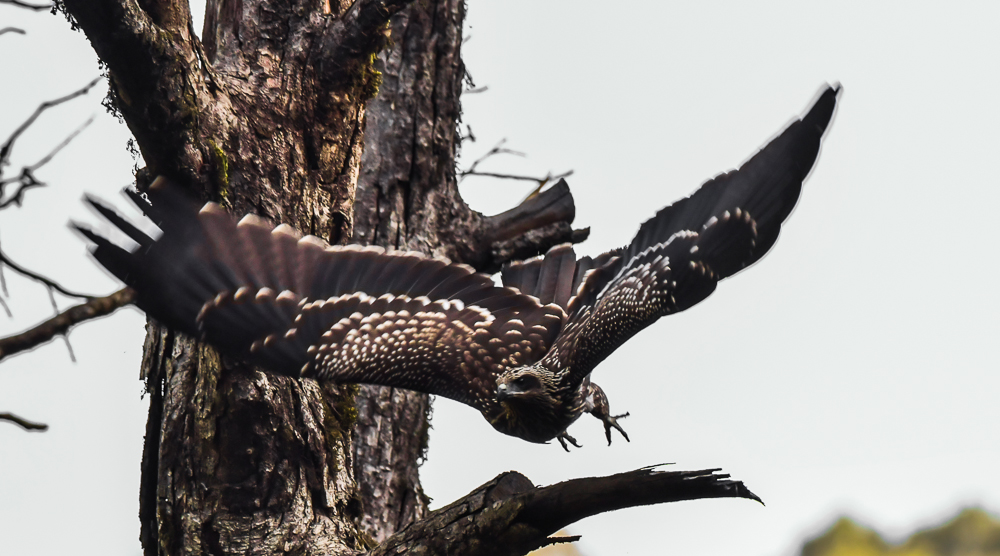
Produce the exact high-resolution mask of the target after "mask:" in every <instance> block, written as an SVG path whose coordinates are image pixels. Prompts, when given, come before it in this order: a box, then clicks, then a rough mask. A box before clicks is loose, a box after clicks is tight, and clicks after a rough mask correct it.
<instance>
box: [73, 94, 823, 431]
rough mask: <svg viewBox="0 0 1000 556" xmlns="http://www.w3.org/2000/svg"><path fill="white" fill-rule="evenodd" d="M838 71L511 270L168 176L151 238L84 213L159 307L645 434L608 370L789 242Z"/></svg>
mask: <svg viewBox="0 0 1000 556" xmlns="http://www.w3.org/2000/svg"><path fill="white" fill-rule="evenodd" d="M838 92H839V88H835V87H827V88H826V89H825V90H824V91H823V92H822V93H821V94H820V96H819V97H818V99H817V100H816V102H815V103H814V105H813V106H812V107H811V108H810V109H809V111H808V112H807V113H806V114H805V116H803V117H802V118H801V119H797V120H794V121H793V122H792V123H791V124H790V125H789V126H788V127H787V128H785V130H784V131H783V132H782V133H781V134H780V135H778V136H777V137H776V138H774V139H773V140H772V141H771V142H770V143H768V144H767V145H766V146H764V147H763V148H762V149H761V150H760V151H759V152H757V153H756V154H755V155H754V156H753V157H751V158H750V159H749V160H748V161H747V162H746V163H744V164H743V165H742V166H741V167H740V168H739V170H734V171H731V172H728V173H725V174H721V175H719V176H717V177H715V178H713V179H711V180H709V181H708V182H706V183H705V184H704V185H702V186H701V188H700V189H698V190H697V191H695V192H694V194H692V195H691V196H690V197H687V198H684V199H681V200H679V201H677V202H675V203H674V204H672V205H670V206H668V207H666V208H664V209H662V210H660V211H659V212H658V213H657V214H656V215H655V216H654V217H653V218H651V219H650V220H648V221H646V222H645V223H644V224H642V226H641V227H640V228H639V232H638V234H636V236H635V238H634V239H633V240H632V242H631V243H629V244H628V245H627V246H625V247H622V248H620V249H615V250H613V251H609V252H607V253H604V254H602V255H599V256H597V257H580V258H577V256H576V255H575V253H574V251H573V249H572V247H570V246H569V245H562V246H557V247H554V248H552V249H551V250H550V251H549V252H548V253H546V254H545V255H544V256H543V257H539V258H536V259H532V260H529V261H525V262H516V263H513V264H510V265H508V266H506V267H505V268H504V269H503V271H502V274H501V276H502V280H503V284H504V286H503V287H500V286H497V285H495V284H494V282H493V280H492V279H491V278H490V277H489V276H486V275H483V274H478V273H476V272H475V271H474V270H473V269H472V268H470V267H468V266H465V265H461V264H452V263H450V262H449V261H447V260H443V259H441V258H434V257H429V256H427V255H423V254H420V253H415V252H408V251H386V250H384V249H382V248H380V247H361V246H356V245H348V246H330V245H328V244H326V243H325V242H323V241H322V240H320V239H318V238H316V237H313V236H305V237H303V236H302V235H301V234H299V233H298V232H296V231H295V230H294V229H292V228H290V227H289V226H287V225H280V226H278V227H275V228H273V229H272V227H271V226H270V225H268V224H267V223H266V222H265V221H263V220H262V219H260V218H257V217H255V216H250V215H248V216H246V217H244V218H243V219H242V220H240V221H239V223H237V222H236V221H235V220H234V219H233V218H231V217H230V215H229V214H228V213H227V212H225V210H223V209H222V208H221V207H220V206H219V205H216V204H214V203H208V204H206V205H204V207H202V208H201V209H200V210H199V209H198V206H197V204H195V203H194V201H192V200H189V199H188V198H187V197H186V196H185V195H184V194H183V193H181V192H180V189H179V188H178V187H177V186H174V185H171V184H170V183H169V182H168V181H167V180H166V179H164V178H162V177H161V178H158V179H157V180H156V181H155V182H154V183H153V184H152V185H151V186H150V188H149V191H148V192H147V197H148V200H147V198H146V197H143V196H142V195H140V194H138V193H136V192H131V193H130V196H131V197H132V199H133V201H134V202H135V203H136V204H137V205H138V206H139V207H140V208H141V209H142V211H143V212H144V213H145V214H146V215H147V216H148V217H149V218H150V219H151V220H152V221H153V222H154V223H155V224H156V225H157V226H158V227H159V228H160V229H161V230H162V232H163V234H162V236H160V237H159V238H158V239H155V240H154V239H152V238H151V237H149V236H148V235H147V234H145V233H144V232H142V231H141V230H139V229H138V228H137V227H136V226H134V225H132V224H131V223H129V222H128V221H126V220H125V219H124V218H122V217H121V216H119V215H118V214H117V213H115V212H114V211H113V210H111V209H110V208H108V207H106V206H104V205H102V204H100V203H99V202H97V201H95V200H93V199H89V202H90V203H91V204H92V205H93V206H94V208H95V209H96V210H97V211H98V212H99V213H100V214H101V215H103V216H104V217H105V218H107V219H108V220H109V221H110V222H111V223H112V224H114V225H115V226H117V227H118V228H119V229H120V230H121V231H122V232H124V233H125V234H126V235H128V236H129V237H130V238H131V239H132V240H134V241H135V242H136V243H138V247H137V248H133V249H131V250H130V249H126V248H123V247H120V246H118V245H117V244H115V243H113V242H111V241H109V240H108V239H106V238H104V237H102V236H101V235H98V234H97V233H95V232H93V231H91V230H89V229H86V228H83V227H80V226H77V229H78V230H80V232H81V233H82V234H83V235H85V236H86V237H87V238H88V239H89V240H90V241H92V242H93V244H94V247H93V248H92V253H93V256H94V257H95V258H96V259H97V261H98V262H99V263H100V264H101V265H103V266H104V267H105V268H107V269H108V270H109V271H110V272H111V273H112V274H114V275H115V276H117V277H118V278H119V279H121V280H122V281H123V282H125V283H126V284H128V285H129V286H131V287H132V288H134V289H135V290H136V292H137V298H136V304H137V305H138V306H139V307H140V308H141V309H143V310H144V311H146V313H147V314H149V315H150V316H151V317H153V318H154V319H156V320H158V321H160V322H162V323H164V324H166V325H168V326H170V327H172V328H174V329H176V330H180V331H183V332H185V333H187V334H191V335H194V336H196V337H200V338H203V339H204V340H206V341H207V342H209V343H211V344H212V345H214V346H216V347H217V348H219V349H221V350H224V351H226V352H229V353H233V354H236V355H239V356H243V357H245V358H247V359H248V360H249V361H250V362H252V363H255V364H258V365H261V366H263V367H265V368H266V369H269V370H270V371H273V372H277V373H282V374H286V375H292V376H302V377H309V378H314V379H317V380H329V381H335V382H338V383H359V382H360V383H369V384H379V385H384V386H392V387H397V388H407V389H411V390H418V391H421V392H426V393H429V394H436V395H439V396H444V397H447V398H451V399H453V400H457V401H459V402H462V403H464V404H467V405H470V406H472V407H474V408H476V409H478V410H479V411H480V412H481V413H482V414H483V416H484V417H485V418H486V419H487V420H488V421H489V422H490V424H491V425H493V427H494V428H495V429H496V430H498V431H500V432H502V433H504V434H508V435H512V436H516V437H518V438H522V439H524V440H527V441H530V442H539V443H543V442H548V441H550V440H552V439H553V438H555V439H558V440H559V442H560V443H561V444H562V446H563V448H567V445H566V443H567V442H569V443H571V444H574V445H578V444H577V443H576V441H575V440H574V439H573V438H572V437H571V436H570V435H569V434H568V433H567V427H568V426H569V425H570V424H572V423H573V422H574V421H576V419H577V418H579V417H580V416H581V415H582V414H583V413H585V412H586V413H590V414H591V415H593V416H595V417H597V418H598V419H600V420H601V421H602V422H603V424H604V429H605V434H606V436H607V439H608V443H609V444H610V443H611V429H616V430H618V431H619V432H620V433H621V434H622V435H623V436H624V437H625V438H626V440H627V439H628V436H627V435H626V434H625V431H624V430H623V429H622V428H621V426H620V425H619V423H618V419H620V418H621V417H622V415H612V414H611V411H610V407H609V403H608V398H607V396H605V394H604V392H603V391H602V390H601V388H600V387H598V386H597V384H595V383H594V382H592V381H591V380H590V374H591V371H593V370H594V368H595V367H596V366H597V365H598V364H599V363H600V362H601V361H603V360H604V359H605V358H606V357H608V355H610V354H611V353H612V352H613V351H614V350H615V349H617V348H618V347H619V346H620V345H622V344H623V343H624V342H625V341H626V340H628V339H629V338H631V337H632V336H633V335H635V334H636V333H637V332H639V331H640V330H642V329H644V328H646V327H647V326H649V325H650V324H652V323H653V322H654V321H656V320H657V319H659V318H660V317H662V316H666V315H670V314H673V313H677V312H679V311H683V310H685V309H687V308H689V307H691V306H693V305H695V304H697V303H698V302H700V301H701V300H703V299H705V298H706V297H707V296H708V295H710V294H711V293H712V292H713V291H714V290H715V287H716V284H718V282H719V281H720V280H722V279H724V278H727V277H729V276H732V275H733V274H735V273H737V272H739V271H740V270H742V269H744V268H746V267H747V266H749V265H751V264H753V263H754V262H756V261H757V260H758V259H760V258H761V257H762V256H763V255H764V254H765V253H767V251H768V250H769V249H770V248H771V246H772V245H773V244H774V242H775V240H776V239H777V237H778V231H779V230H780V228H781V224H782V222H783V221H784V220H785V218H787V217H788V215H789V213H790V212H791V211H792V208H793V207H794V206H795V203H796V201H797V200H798V197H799V191H800V190H801V186H802V182H803V180H804V179H805V178H806V176H807V174H809V172H810V169H811V168H812V166H813V163H814V162H815V160H816V157H817V155H818V153H819V148H820V141H821V139H822V137H823V134H824V132H825V130H826V127H827V124H828V123H829V122H830V119H831V117H832V115H833V112H834V107H835V105H836V102H837V95H838Z"/></svg>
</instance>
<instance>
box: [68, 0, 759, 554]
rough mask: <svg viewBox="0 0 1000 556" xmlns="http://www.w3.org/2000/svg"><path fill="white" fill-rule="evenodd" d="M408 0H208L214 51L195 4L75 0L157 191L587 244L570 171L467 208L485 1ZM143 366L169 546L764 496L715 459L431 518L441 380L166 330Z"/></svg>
mask: <svg viewBox="0 0 1000 556" xmlns="http://www.w3.org/2000/svg"><path fill="white" fill-rule="evenodd" d="M409 3H410V2H409V0H355V1H354V2H349V1H348V0H339V1H335V2H330V1H329V0H321V1H315V0H209V2H208V7H207V14H206V18H205V28H204V31H203V34H202V35H203V37H204V43H202V42H200V41H199V40H198V39H197V37H195V35H194V32H193V30H192V27H191V16H190V13H189V8H188V6H187V3H186V2H185V1H184V0H139V1H138V2H134V1H133V0H63V2H62V3H60V4H59V5H60V6H61V7H62V9H64V11H65V12H66V14H67V15H68V17H69V18H70V20H71V22H72V23H73V24H74V25H78V26H79V27H80V28H82V29H83V31H84V32H86V34H87V36H88V38H89V39H90V41H91V43H92V44H93V46H94V49H95V50H96V51H97V54H98V55H99V56H100V58H101V60H102V61H103V62H104V63H105V64H106V67H107V69H108V77H109V81H110V85H111V87H110V93H109V95H110V99H109V100H110V105H111V106H113V107H114V108H115V109H117V110H118V111H119V112H120V114H121V116H122V117H123V118H124V120H125V122H126V123H127V124H128V126H129V128H130V129H131V130H132V132H133V134H134V136H135V138H136V141H137V143H138V145H139V148H140V150H141V151H142V154H143V157H144V159H145V161H146V163H147V167H146V168H145V169H143V170H140V172H139V173H138V175H137V185H138V186H139V187H140V189H141V188H143V187H144V186H146V185H148V183H149V182H150V181H151V180H152V178H153V177H155V176H156V175H166V176H168V177H170V178H172V179H173V180H174V181H177V182H179V183H182V184H187V185H189V186H190V187H191V188H192V192H193V193H195V194H198V195H201V196H202V197H203V198H208V199H212V200H215V201H217V202H219V203H221V204H222V205H223V206H225V207H227V208H229V209H231V210H232V211H233V212H235V213H236V214H238V215H241V214H244V213H250V212H252V213H256V214H259V215H261V216H264V217H266V218H270V219H271V220H273V221H275V222H283V223H287V224H290V225H292V226H294V227H296V228H298V229H299V230H301V231H303V232H305V233H311V234H313V235H316V236H319V237H321V238H324V239H326V240H327V241H329V242H331V243H346V242H349V241H356V242H359V243H368V244H377V245H382V246H385V247H393V248H397V249H408V250H416V251H421V252H424V253H433V254H435V255H441V256H445V257H448V258H451V259H452V260H454V261H456V262H462V263H465V264H469V265H472V266H473V267H475V268H477V269H479V270H481V271H489V272H492V271H495V270H497V269H498V268H499V267H500V265H501V264H502V263H504V262H505V261H507V260H510V259H511V258H525V257H528V256H532V255H535V254H538V253H540V252H543V251H544V250H545V249H547V248H548V247H550V246H552V245H555V244H557V243H561V242H566V241H574V240H576V241H579V240H582V239H583V238H584V237H585V234H581V233H574V231H573V230H572V228H571V227H570V223H571V222H572V220H573V216H574V214H573V211H574V209H573V202H572V196H571V195H570V194H569V190H568V187H567V186H566V185H565V183H563V182H560V183H559V184H557V185H556V186H554V187H552V188H551V189H549V190H548V191H546V192H543V193H542V194H541V195H538V196H536V197H534V198H533V199H531V200H528V201H526V202H524V203H522V204H521V205H520V206H518V207H514V208H513V209H511V210H509V211H507V212H505V213H503V214H500V215H496V216H493V217H484V216H483V215H481V214H479V213H477V212H475V211H473V210H471V209H470V208H469V207H468V206H467V205H466V204H465V203H464V202H463V201H462V200H461V197H460V196H459V194H458V188H457V184H456V178H455V152H456V149H457V147H458V143H459V141H460V139H459V135H458V133H457V130H458V120H459V116H460V114H461V111H460V105H459V96H460V94H461V88H462V83H463V79H464V77H465V70H464V66H463V65H462V61H461V56H460V47H461V44H462V19H463V16H464V10H465V6H464V2H463V1H462V0H439V1H427V2H416V3H413V4H412V5H409V7H407V6H408V4H409ZM390 18H391V19H390ZM142 376H143V377H144V378H145V380H146V383H147V389H148V391H149V393H150V411H149V420H148V422H147V429H146V442H145V447H144V450H143V461H142V481H141V485H140V511H139V517H140V523H141V534H140V536H141V540H142V545H143V549H144V552H145V554H146V555H147V556H154V555H170V556H173V555H180V554H213V555H226V554H243V555H246V554H250V555H254V554H260V555H264V554H277V553H281V554H284V553H294V554H302V555H309V554H349V555H353V554H359V553H361V552H367V551H369V550H371V549H373V548H375V547H376V546H377V545H381V546H379V549H378V550H379V553H390V552H392V553H399V552H400V551H404V550H409V549H412V550H414V551H416V552H419V553H425V554H447V553H449V552H450V548H449V547H450V546H451V542H452V540H454V541H455V542H458V543H459V545H460V546H462V547H464V549H465V550H467V551H468V552H467V553H469V554H476V553H477V550H480V552H478V553H483V554H523V553H524V552H525V551H526V550H530V549H531V548H533V547H537V546H541V545H543V544H546V543H548V542H551V541H550V540H547V539H546V536H547V535H549V534H551V533H552V532H554V531H555V530H556V528H558V527H561V526H563V525H565V524H566V523H569V522H571V521H572V520H576V519H580V518H581V517H583V516H585V515H592V514H593V513H597V512H600V511H608V510H610V509H616V508H620V507H627V506H629V505H634V504H649V503H658V502H662V501H671V500H681V499H690V498H696V497H704V496H743V497H753V495H752V493H749V491H746V489H745V488H743V486H742V485H741V484H740V483H738V482H734V481H728V480H726V476H724V475H715V474H714V473H713V472H712V471H711V470H709V471H703V472H694V473H693V474H683V473H674V474H663V473H658V472H653V471H649V470H642V471H638V472H634V473H632V474H622V475H616V476H612V477H606V478H603V479H592V480H587V481H583V482H570V483H560V484H559V485H554V486H553V487H548V488H545V489H535V488H534V487H533V486H531V484H530V481H528V480H527V479H526V478H524V477H522V476H520V475H518V474H516V473H515V474H507V475H504V476H502V477H499V478H497V479H495V480H494V481H491V482H489V483H487V484H486V485H484V486H483V487H481V488H480V489H477V490H476V491H474V492H473V493H471V494H470V495H469V496H467V497H466V498H464V499H462V500H459V501H457V502H455V503H454V504H452V505H450V506H449V507H447V508H445V509H443V510H440V511H438V512H435V513H433V514H428V511H427V499H426V497H425V496H424V495H423V493H422V491H421V488H420V481H419V477H418V473H417V465H418V462H419V460H420V458H421V457H422V456H423V453H424V450H425V449H426V436H427V429H428V422H427V418H428V417H427V416H428V411H429V400H428V398H427V396H425V395H423V394H418V393H414V392H410V391H404V390H394V389H389V388H378V387H370V386H362V387H360V388H359V387H356V386H351V385H334V384H321V383H317V382H316V381H314V380H307V379H295V378H290V377H285V376H277V375H273V374H270V373H266V372H263V371H261V370H259V369H256V368H253V367H251V366H249V365H248V364H247V363H245V362H244V361H240V360H238V359H233V358H230V357H227V356H220V355H219V354H218V353H217V352H216V351H215V350H213V349H212V348H211V347H209V346H207V345H205V344H203V343H200V342H198V341H197V340H195V339H193V338H190V337H187V336H184V335H181V334H177V333H174V332H172V331H170V330H168V329H166V328H164V327H161V326H159V325H158V324H157V323H155V322H153V321H150V322H149V324H148V326H147V337H146V345H145V346H144V355H143V362H142ZM413 431H420V434H413ZM694 479H697V480H694ZM628 485H632V486H633V487H634V488H631V489H629V488H626V487H627V486H628ZM567 493H571V495H568V494H567ZM565 500H571V501H572V504H570V505H569V506H566V504H564V503H563V501H565ZM418 520H422V521H419V522H418V523H414V524H413V525H412V526H410V527H408V528H406V529H405V530H402V529H403V528H404V526H407V524H410V523H413V522H416V521H418ZM496 539H507V541H506V542H504V543H499V544H498V543H497V542H496ZM475 547H479V548H478V549H476V548H475Z"/></svg>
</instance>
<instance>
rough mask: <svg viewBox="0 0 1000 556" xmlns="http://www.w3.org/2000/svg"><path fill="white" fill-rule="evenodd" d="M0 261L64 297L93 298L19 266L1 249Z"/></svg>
mask: <svg viewBox="0 0 1000 556" xmlns="http://www.w3.org/2000/svg"><path fill="white" fill-rule="evenodd" d="M0 263H2V264H5V265H7V266H8V267H10V269H11V270H13V271H14V272H16V273H18V274H20V275H21V276H24V277H26V278H31V279H32V280H35V281H36V282H41V283H42V284H45V285H46V286H48V287H49V288H51V289H53V290H55V291H57V292H59V293H61V294H63V295H65V296H66V297H78V298H81V299H87V300H92V299H94V296H92V295H87V294H85V293H77V292H74V291H71V290H67V289H66V288H64V287H62V286H60V285H59V284H58V283H56V282H54V281H52V280H50V279H48V278H46V277H44V276H42V275H41V274H37V273H35V272H32V271H30V270H28V269H26V268H24V267H23V266H21V265H19V264H17V263H15V262H14V261H12V260H10V258H9V257H8V256H7V254H6V253H4V252H3V251H2V250H0Z"/></svg>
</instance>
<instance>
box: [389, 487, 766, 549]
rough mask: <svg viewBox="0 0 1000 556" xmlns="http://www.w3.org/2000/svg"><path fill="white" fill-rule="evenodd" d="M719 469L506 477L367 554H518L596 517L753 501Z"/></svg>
mask: <svg viewBox="0 0 1000 556" xmlns="http://www.w3.org/2000/svg"><path fill="white" fill-rule="evenodd" d="M718 471H719V470H718V469H705V470H701V471H672V472H664V471H657V470H655V469H654V468H644V469H638V470H635V471H630V472H627V473H619V474H617V475H611V476H608V477H589V478H585V479H573V480H570V481H565V482H562V483H557V484H555V485H552V486H548V487H542V488H537V487H535V486H534V485H533V484H531V481H529V480H528V478H527V477H525V476H524V475H521V474H520V473H517V472H513V471H511V472H507V473H504V474H502V475H500V476H498V477H497V478H495V479H493V480H492V481H490V482H488V483H486V484H485V485H483V486H481V487H479V488H477V489H476V490H474V491H473V492H471V493H470V494H468V495H467V496H465V497H464V498H462V499H460V500H458V501H456V502H454V503H452V504H450V505H448V506H447V507H445V508H442V509H440V510H438V511H436V512H433V513H432V514H430V515H429V516H428V517H427V518H426V519H424V520H421V521H418V522H416V523H413V524H411V525H410V526H408V527H407V528H406V529H404V530H402V531H400V532H399V533H397V534H396V535H394V536H392V537H390V538H389V539H387V540H386V541H385V542H384V543H382V545H380V546H379V547H378V548H376V549H375V550H374V551H373V552H372V553H371V554H372V555H373V556H381V555H383V554H384V555H388V554H402V553H419V554H425V555H428V556H430V555H437V554H441V555H444V554H465V555H468V556H518V555H522V554H526V553H528V552H530V551H531V550H535V549H537V548H540V547H542V546H546V545H549V544H553V543H556V542H567V541H569V540H571V539H570V538H567V537H549V535H551V534H552V533H555V532H556V531H558V530H559V529H561V528H562V527H565V526H566V525H568V524H570V523H574V522H576V521H579V520H581V519H583V518H585V517H589V516H592V515H597V514H599V513H603V512H609V511H613V510H619V509H622V508H629V507H633V506H641V505H649V504H662V503H665V502H679V501H682V500H696V499H701V498H723V497H729V498H747V499H750V500H756V501H758V502H760V498H758V497H757V495H755V494H754V493H752V492H750V490H748V489H747V488H746V487H745V486H743V483H742V482H740V481H733V480H731V479H730V478H729V475H726V474H721V473H717V472H718Z"/></svg>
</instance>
